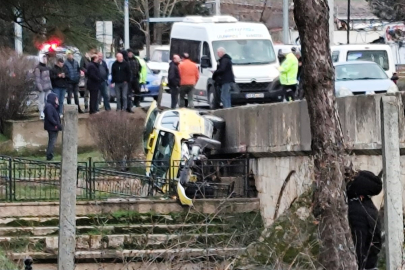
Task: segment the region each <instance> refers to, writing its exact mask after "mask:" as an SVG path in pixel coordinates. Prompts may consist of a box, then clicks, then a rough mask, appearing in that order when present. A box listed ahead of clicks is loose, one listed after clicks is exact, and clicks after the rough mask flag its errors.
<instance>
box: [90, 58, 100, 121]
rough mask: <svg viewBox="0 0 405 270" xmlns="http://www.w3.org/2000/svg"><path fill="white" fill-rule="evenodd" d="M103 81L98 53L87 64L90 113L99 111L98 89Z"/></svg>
mask: <svg viewBox="0 0 405 270" xmlns="http://www.w3.org/2000/svg"><path fill="white" fill-rule="evenodd" d="M102 81H103V79H102V78H101V75H100V68H99V60H98V55H97V54H95V55H93V56H92V57H91V62H90V63H89V64H88V66H87V89H88V90H89V92H90V114H94V113H96V112H97V102H98V91H99V89H100V84H101V82H102Z"/></svg>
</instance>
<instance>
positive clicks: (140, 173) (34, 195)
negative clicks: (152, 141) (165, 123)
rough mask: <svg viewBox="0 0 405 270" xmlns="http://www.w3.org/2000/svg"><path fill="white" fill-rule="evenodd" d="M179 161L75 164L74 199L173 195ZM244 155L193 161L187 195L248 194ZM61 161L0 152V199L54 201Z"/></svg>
mask: <svg viewBox="0 0 405 270" xmlns="http://www.w3.org/2000/svg"><path fill="white" fill-rule="evenodd" d="M181 165H182V163H181V161H174V162H172V163H170V162H168V161H154V162H153V163H151V162H146V161H143V160H125V161H119V162H92V160H91V158H90V159H89V160H88V162H80V163H78V165H77V183H76V195H77V198H78V199H79V200H94V199H97V200H101V199H108V198H129V197H138V198H146V197H155V196H173V195H175V194H176V185H177V181H178V176H179V171H180V167H181ZM248 166H249V163H248V162H247V159H233V160H229V159H228V160H227V159H221V160H220V159H216V160H203V161H196V162H195V164H194V165H193V168H192V174H191V177H190V182H189V183H188V184H187V185H186V194H187V195H188V196H189V197H190V198H196V199H199V198H223V197H248V196H249V189H250V187H249V178H248V172H249V168H248ZM60 176H61V163H60V162H46V161H38V160H31V159H24V158H11V157H6V156H0V201H41V200H42V201H54V200H59V192H60V191H59V190H60Z"/></svg>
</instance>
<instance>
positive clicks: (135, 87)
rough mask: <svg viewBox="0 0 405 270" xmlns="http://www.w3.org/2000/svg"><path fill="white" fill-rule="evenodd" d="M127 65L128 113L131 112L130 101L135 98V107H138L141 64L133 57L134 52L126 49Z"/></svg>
mask: <svg viewBox="0 0 405 270" xmlns="http://www.w3.org/2000/svg"><path fill="white" fill-rule="evenodd" d="M128 63H129V68H130V69H131V83H130V84H129V86H128V101H127V102H128V108H127V111H128V112H132V106H133V104H132V99H133V97H134V96H135V100H134V102H135V106H137V107H140V100H139V94H140V91H141V90H140V87H139V75H140V72H141V64H140V63H139V61H138V59H137V58H136V57H135V55H134V51H133V50H131V49H128Z"/></svg>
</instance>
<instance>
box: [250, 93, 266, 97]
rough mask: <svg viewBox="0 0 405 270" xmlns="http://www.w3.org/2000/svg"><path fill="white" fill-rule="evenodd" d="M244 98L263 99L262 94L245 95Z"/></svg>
mask: <svg viewBox="0 0 405 270" xmlns="http://www.w3.org/2000/svg"><path fill="white" fill-rule="evenodd" d="M246 98H264V93H255V94H246Z"/></svg>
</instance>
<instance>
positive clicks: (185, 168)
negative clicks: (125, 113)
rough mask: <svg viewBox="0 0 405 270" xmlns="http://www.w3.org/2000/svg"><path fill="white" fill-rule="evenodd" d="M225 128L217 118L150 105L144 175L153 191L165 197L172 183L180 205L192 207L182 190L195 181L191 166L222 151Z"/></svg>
mask: <svg viewBox="0 0 405 270" xmlns="http://www.w3.org/2000/svg"><path fill="white" fill-rule="evenodd" d="M224 128H225V122H224V120H223V119H222V118H220V117H217V116H213V115H209V114H206V113H203V112H198V111H196V110H191V109H187V108H179V109H173V110H164V111H161V110H159V109H158V107H157V103H156V101H153V103H152V105H151V107H150V108H149V110H148V113H147V116H146V121H145V130H144V133H143V148H144V151H145V155H146V161H147V162H146V173H147V175H149V176H151V177H153V179H154V185H155V187H156V188H158V189H159V190H160V191H161V192H163V193H167V192H168V191H169V185H170V179H174V180H175V181H177V183H176V186H177V188H176V189H177V195H178V198H179V200H180V202H181V204H183V205H192V204H193V203H192V200H191V199H190V198H189V197H187V196H186V192H185V187H184V185H185V184H186V183H187V182H188V181H190V182H193V181H197V177H195V175H193V172H192V170H190V164H191V163H192V162H193V161H194V160H201V159H206V158H207V157H206V156H207V154H209V153H210V151H211V150H216V149H219V148H220V147H221V142H220V137H221V134H222V133H223V129H224Z"/></svg>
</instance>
